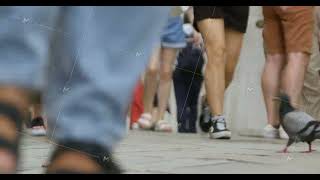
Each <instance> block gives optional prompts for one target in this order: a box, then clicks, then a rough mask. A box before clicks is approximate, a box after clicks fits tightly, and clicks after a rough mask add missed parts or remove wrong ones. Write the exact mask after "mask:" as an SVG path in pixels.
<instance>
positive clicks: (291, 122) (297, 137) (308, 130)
mask: <svg viewBox="0 0 320 180" xmlns="http://www.w3.org/2000/svg"><path fill="white" fill-rule="evenodd" d="M277 99H278V100H280V109H279V113H280V124H281V125H282V127H283V129H284V130H285V132H286V133H287V134H288V136H289V140H288V143H287V145H286V147H285V148H284V149H283V151H282V152H283V153H287V152H288V151H287V150H288V148H289V146H291V145H292V144H293V143H298V142H306V143H308V145H309V150H308V151H306V152H308V153H310V152H312V151H314V150H312V142H313V141H314V140H316V139H320V122H319V121H316V120H315V119H314V118H313V117H311V116H310V115H309V114H307V113H305V112H303V111H300V110H298V109H296V108H294V107H293V106H292V105H291V103H290V97H289V96H288V95H286V94H281V95H280V96H279V98H277Z"/></svg>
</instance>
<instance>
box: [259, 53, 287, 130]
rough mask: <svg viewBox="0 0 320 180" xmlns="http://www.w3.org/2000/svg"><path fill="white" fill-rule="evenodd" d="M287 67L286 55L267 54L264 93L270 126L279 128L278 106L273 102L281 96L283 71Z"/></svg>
mask: <svg viewBox="0 0 320 180" xmlns="http://www.w3.org/2000/svg"><path fill="white" fill-rule="evenodd" d="M284 65H285V55H283V54H274V55H271V54H267V57H266V63H265V65H264V69H263V74H262V80H261V82H262V92H263V96H264V102H265V105H266V110H267V118H268V124H270V125H272V126H274V127H279V124H280V122H279V110H278V104H277V103H276V102H275V101H274V100H273V98H274V97H275V96H277V95H278V94H279V90H280V82H281V71H282V69H283V66H284Z"/></svg>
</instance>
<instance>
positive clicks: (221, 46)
mask: <svg viewBox="0 0 320 180" xmlns="http://www.w3.org/2000/svg"><path fill="white" fill-rule="evenodd" d="M198 27H199V30H200V32H201V34H202V36H203V38H204V42H205V47H206V51H207V56H208V62H207V65H206V70H205V76H204V77H205V85H206V93H207V99H208V103H209V105H210V111H211V113H212V114H213V115H222V114H223V103H224V92H225V67H226V62H225V50H226V43H225V29H224V20H223V19H205V20H202V21H200V22H198Z"/></svg>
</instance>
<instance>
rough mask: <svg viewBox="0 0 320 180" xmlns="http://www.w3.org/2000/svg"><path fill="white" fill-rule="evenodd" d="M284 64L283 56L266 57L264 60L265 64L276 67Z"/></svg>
mask: <svg viewBox="0 0 320 180" xmlns="http://www.w3.org/2000/svg"><path fill="white" fill-rule="evenodd" d="M284 63H285V58H284V56H283V55H268V56H267V58H266V64H267V65H271V66H276V67H279V68H280V67H282V66H283V65H284Z"/></svg>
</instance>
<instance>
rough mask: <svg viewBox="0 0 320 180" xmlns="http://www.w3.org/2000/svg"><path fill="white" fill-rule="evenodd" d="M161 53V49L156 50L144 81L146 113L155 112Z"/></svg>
mask: <svg viewBox="0 0 320 180" xmlns="http://www.w3.org/2000/svg"><path fill="white" fill-rule="evenodd" d="M159 52H160V49H156V50H155V51H154V52H153V54H152V57H151V60H150V64H149V66H148V68H147V70H146V73H145V78H144V79H145V81H144V94H143V104H144V113H150V114H152V110H153V100H154V97H155V94H156V92H157V86H158V83H157V82H158V74H159V61H160V59H159V58H160V57H159Z"/></svg>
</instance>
